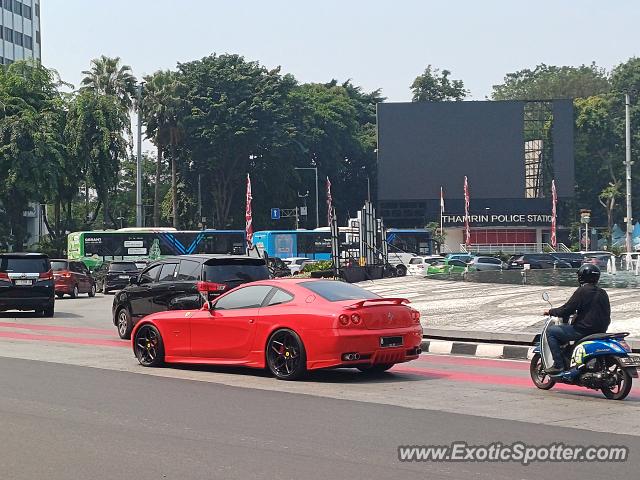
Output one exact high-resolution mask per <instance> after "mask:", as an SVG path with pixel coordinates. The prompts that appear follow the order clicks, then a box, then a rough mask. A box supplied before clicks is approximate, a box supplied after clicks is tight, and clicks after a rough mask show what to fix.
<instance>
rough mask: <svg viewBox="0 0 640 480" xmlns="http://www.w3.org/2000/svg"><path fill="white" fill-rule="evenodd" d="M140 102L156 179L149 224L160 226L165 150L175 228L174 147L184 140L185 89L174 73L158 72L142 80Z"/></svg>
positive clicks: (176, 224)
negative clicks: (154, 151) (152, 146)
mask: <svg viewBox="0 0 640 480" xmlns="http://www.w3.org/2000/svg"><path fill="white" fill-rule="evenodd" d="M145 82H146V85H145V95H144V102H143V105H144V106H143V112H144V119H145V124H146V130H147V138H150V139H151V140H152V141H153V143H154V144H155V145H156V148H157V151H158V153H157V165H156V180H155V190H154V206H153V223H154V225H155V226H159V225H160V210H161V209H160V206H161V205H160V193H161V192H160V190H161V186H160V178H161V174H162V160H163V153H164V152H165V150H167V149H168V151H169V157H170V159H171V198H172V200H171V202H172V217H173V226H174V227H175V228H178V225H179V223H180V222H179V215H178V187H177V182H178V181H177V170H178V169H177V160H178V159H177V155H176V152H177V147H178V145H180V143H181V142H182V140H183V139H184V129H183V126H182V122H183V119H184V117H185V115H186V114H187V111H186V110H187V103H186V99H185V96H186V86H185V85H184V83H183V82H182V81H181V79H180V76H179V75H178V74H177V72H172V71H170V70H166V71H158V72H156V73H154V74H153V75H150V76H147V77H145Z"/></svg>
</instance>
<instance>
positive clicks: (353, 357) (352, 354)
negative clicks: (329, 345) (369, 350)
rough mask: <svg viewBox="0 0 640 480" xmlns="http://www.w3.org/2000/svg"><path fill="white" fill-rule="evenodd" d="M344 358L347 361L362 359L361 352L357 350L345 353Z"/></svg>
mask: <svg viewBox="0 0 640 480" xmlns="http://www.w3.org/2000/svg"><path fill="white" fill-rule="evenodd" d="M342 359H343V360H345V361H347V362H352V361H353V360H360V354H359V353H357V352H350V353H344V354H343V355H342Z"/></svg>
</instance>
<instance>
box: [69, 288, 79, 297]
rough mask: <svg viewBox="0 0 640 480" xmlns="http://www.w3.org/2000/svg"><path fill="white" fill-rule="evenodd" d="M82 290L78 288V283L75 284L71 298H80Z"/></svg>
mask: <svg viewBox="0 0 640 480" xmlns="http://www.w3.org/2000/svg"><path fill="white" fill-rule="evenodd" d="M79 293H80V291H79V290H78V285H74V286H73V290H71V298H78V294H79Z"/></svg>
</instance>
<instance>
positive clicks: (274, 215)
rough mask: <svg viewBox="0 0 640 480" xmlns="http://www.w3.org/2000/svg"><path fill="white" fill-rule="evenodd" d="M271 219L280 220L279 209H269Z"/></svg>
mask: <svg viewBox="0 0 640 480" xmlns="http://www.w3.org/2000/svg"><path fill="white" fill-rule="evenodd" d="M271 220H280V209H279V208H272V209H271Z"/></svg>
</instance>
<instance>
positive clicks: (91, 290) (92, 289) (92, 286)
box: [89, 285, 96, 298]
mask: <svg viewBox="0 0 640 480" xmlns="http://www.w3.org/2000/svg"><path fill="white" fill-rule="evenodd" d="M89 296H90V297H92V298H93V297H95V296H96V286H95V285H91V288H90V289H89Z"/></svg>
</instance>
